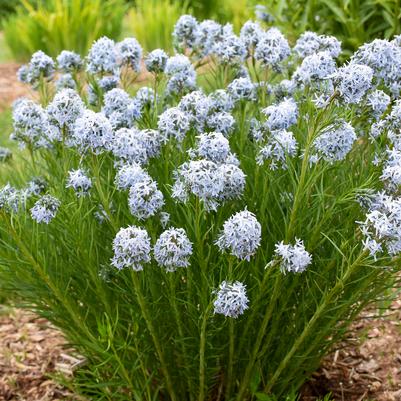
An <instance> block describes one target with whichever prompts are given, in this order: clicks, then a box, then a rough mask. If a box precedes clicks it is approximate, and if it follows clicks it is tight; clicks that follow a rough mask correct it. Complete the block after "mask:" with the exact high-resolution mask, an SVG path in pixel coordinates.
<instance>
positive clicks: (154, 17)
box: [127, 0, 190, 51]
mask: <svg viewBox="0 0 401 401" xmlns="http://www.w3.org/2000/svg"><path fill="white" fill-rule="evenodd" d="M186 12H190V10H189V9H188V6H187V3H186V2H185V3H184V4H181V3H180V2H178V1H170V0H138V1H136V5H135V7H134V8H132V9H130V10H129V12H128V18H127V20H128V25H129V26H128V29H127V31H128V33H129V34H130V35H131V34H132V35H133V36H135V37H136V38H137V39H138V41H139V42H140V43H141V44H142V46H143V47H144V49H145V50H148V51H150V50H153V49H156V48H162V49H165V50H170V51H171V50H172V41H171V35H172V32H173V29H174V25H175V23H176V21H177V20H178V18H179V17H180V15H181V14H185V13H186Z"/></svg>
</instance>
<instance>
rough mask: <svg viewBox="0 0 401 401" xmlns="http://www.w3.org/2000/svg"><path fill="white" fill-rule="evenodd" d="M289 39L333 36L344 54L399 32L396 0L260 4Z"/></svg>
mask: <svg viewBox="0 0 401 401" xmlns="http://www.w3.org/2000/svg"><path fill="white" fill-rule="evenodd" d="M259 3H260V4H263V5H265V6H266V7H267V10H268V11H269V12H270V13H271V14H272V15H273V16H274V17H275V19H276V24H278V25H280V26H281V28H282V29H284V30H285V31H286V32H287V33H288V34H289V35H290V36H293V37H297V36H298V35H299V34H300V33H302V32H304V31H305V30H311V31H316V32H319V33H325V34H329V35H336V36H337V37H338V38H339V39H341V40H342V42H343V47H344V48H345V49H347V50H348V51H354V50H356V49H357V48H358V47H359V46H360V45H361V44H363V43H365V42H369V41H371V40H373V39H375V38H390V37H392V36H393V35H397V34H400V33H401V24H400V17H401V14H400V12H401V2H400V0H306V1H305V0H284V1H281V0H274V1H266V0H265V1H260V2H259Z"/></svg>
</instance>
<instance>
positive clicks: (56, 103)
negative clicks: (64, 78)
mask: <svg viewBox="0 0 401 401" xmlns="http://www.w3.org/2000/svg"><path fill="white" fill-rule="evenodd" d="M84 109H85V104H84V102H83V101H82V100H81V98H80V97H79V95H78V93H77V92H76V91H75V90H73V89H63V90H61V91H60V92H57V93H56V95H55V96H54V98H53V100H52V101H51V102H50V103H49V105H48V106H47V109H46V111H47V114H48V116H49V121H50V123H51V124H52V125H55V126H56V127H57V128H59V129H61V130H62V129H68V130H71V129H72V128H73V127H74V124H75V121H76V120H77V118H79V117H80V116H81V115H82V113H83V112H84Z"/></svg>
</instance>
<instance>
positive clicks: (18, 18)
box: [4, 0, 127, 61]
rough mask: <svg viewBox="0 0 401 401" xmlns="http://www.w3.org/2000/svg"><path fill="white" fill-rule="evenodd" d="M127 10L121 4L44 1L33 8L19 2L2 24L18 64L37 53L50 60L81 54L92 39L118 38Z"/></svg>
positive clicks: (111, 0)
mask: <svg viewBox="0 0 401 401" xmlns="http://www.w3.org/2000/svg"><path fill="white" fill-rule="evenodd" d="M126 9H127V6H126V4H125V2H124V1H123V0H108V1H103V0H47V1H40V2H39V3H38V4H37V5H36V6H35V5H33V3H32V2H30V1H26V0H22V1H21V6H19V7H18V8H17V10H16V13H15V15H13V16H11V17H10V18H9V19H8V20H7V21H5V22H4V35H5V39H6V42H7V45H8V46H9V47H10V49H11V51H12V52H13V54H14V56H15V58H16V59H17V60H21V61H22V60H26V59H28V58H29V57H30V55H31V54H32V52H35V51H37V50H43V51H44V52H46V53H47V54H49V55H52V56H56V55H57V54H59V53H60V51H61V50H63V49H69V50H74V51H76V52H79V53H81V54H84V53H85V52H86V51H87V50H88V47H89V46H90V44H91V43H92V42H93V41H94V40H95V39H97V38H99V37H101V36H104V35H106V36H109V37H110V38H117V37H118V36H119V35H120V33H121V27H122V21H123V17H124V14H125V12H126Z"/></svg>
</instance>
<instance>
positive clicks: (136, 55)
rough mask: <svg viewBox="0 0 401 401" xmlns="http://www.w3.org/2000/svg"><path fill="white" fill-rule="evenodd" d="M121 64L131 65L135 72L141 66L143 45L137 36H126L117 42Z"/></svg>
mask: <svg viewBox="0 0 401 401" xmlns="http://www.w3.org/2000/svg"><path fill="white" fill-rule="evenodd" d="M117 51H118V61H119V64H120V66H124V65H125V66H129V67H130V68H132V69H133V70H134V71H135V72H139V71H140V68H141V65H140V63H141V59H142V47H141V45H140V44H139V42H138V41H137V40H136V39H135V38H126V39H124V40H123V41H121V42H119V43H118V44H117Z"/></svg>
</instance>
